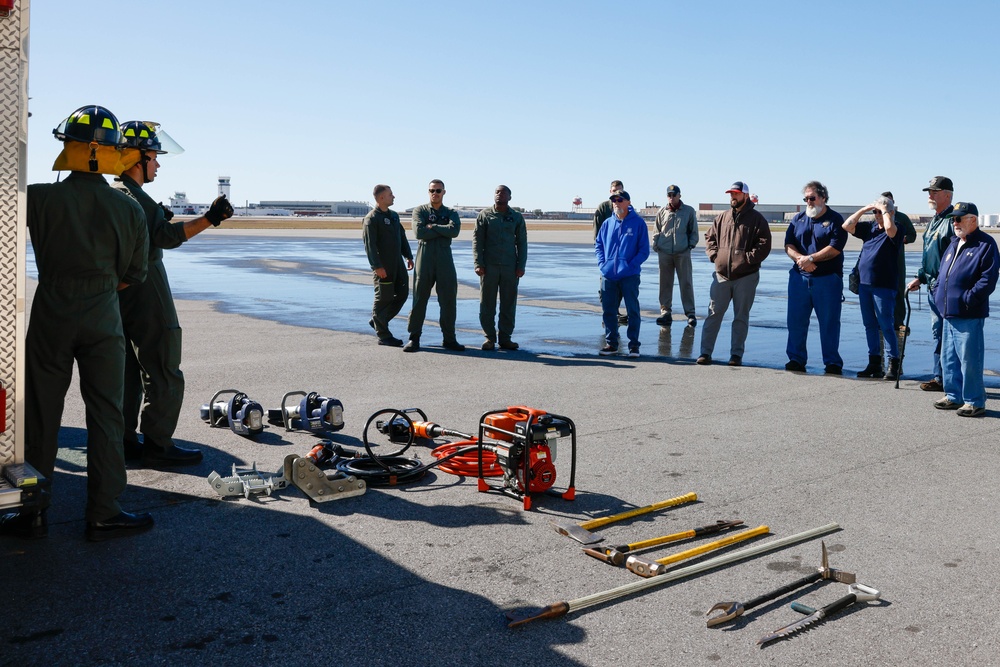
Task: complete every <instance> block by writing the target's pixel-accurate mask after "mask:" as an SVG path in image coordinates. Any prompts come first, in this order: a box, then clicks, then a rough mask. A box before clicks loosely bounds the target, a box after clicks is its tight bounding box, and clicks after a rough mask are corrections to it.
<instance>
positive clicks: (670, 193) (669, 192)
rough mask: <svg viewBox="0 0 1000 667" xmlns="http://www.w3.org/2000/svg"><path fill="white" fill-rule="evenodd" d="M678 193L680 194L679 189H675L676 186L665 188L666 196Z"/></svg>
mask: <svg viewBox="0 0 1000 667" xmlns="http://www.w3.org/2000/svg"><path fill="white" fill-rule="evenodd" d="M680 193H681V189H680V188H679V187H677V186H676V185H670V186H667V194H668V195H679V194H680Z"/></svg>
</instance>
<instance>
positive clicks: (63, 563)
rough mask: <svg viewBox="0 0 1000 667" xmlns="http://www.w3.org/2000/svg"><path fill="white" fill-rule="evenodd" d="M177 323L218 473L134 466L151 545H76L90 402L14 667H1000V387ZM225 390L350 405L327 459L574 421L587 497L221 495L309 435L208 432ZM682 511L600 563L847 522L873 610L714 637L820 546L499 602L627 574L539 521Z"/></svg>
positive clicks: (230, 323) (436, 481)
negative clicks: (977, 393) (790, 631)
mask: <svg viewBox="0 0 1000 667" xmlns="http://www.w3.org/2000/svg"><path fill="white" fill-rule="evenodd" d="M29 296H30V295H29ZM432 309H433V306H432ZM178 311H179V314H180V318H181V322H182V325H183V327H184V361H183V369H184V372H185V376H186V378H187V392H186V398H185V404H184V411H183V413H182V417H181V422H180V424H179V426H178V430H177V433H176V440H177V442H178V443H179V444H182V445H186V446H196V447H200V448H202V449H203V451H204V452H205V461H204V462H203V463H202V464H201V465H200V466H196V467H193V468H188V469H178V470H176V471H173V472H171V471H157V470H149V469H142V468H131V469H130V471H129V486H128V489H127V491H126V493H125V494H124V496H123V497H122V499H121V500H122V504H123V506H124V507H125V508H126V509H128V510H132V511H137V510H143V511H150V512H152V513H153V515H154V517H155V519H156V522H157V523H156V527H155V528H154V529H153V530H151V531H150V532H147V533H144V534H142V535H138V536H134V537H130V538H125V539H121V540H116V541H110V542H107V543H101V544H90V543H87V542H85V541H84V539H83V527H84V520H83V509H84V502H85V484H86V475H85V466H86V449H85V440H86V431H85V421H84V414H83V407H82V403H81V401H80V398H79V391H78V389H77V387H76V382H75V381H74V385H73V387H72V388H71V390H70V393H69V396H68V397H67V402H66V408H65V412H64V414H63V418H62V426H63V428H62V432H61V444H62V449H61V450H60V459H59V462H58V470H57V473H56V476H55V479H54V503H53V506H52V508H51V510H50V512H49V522H50V535H49V537H48V538H47V539H45V540H39V541H34V542H24V541H17V540H11V539H3V540H0V554H2V559H3V561H2V562H3V567H2V569H0V583H2V587H3V590H4V591H5V593H6V596H5V603H4V605H3V611H2V612H0V642H2V643H0V645H2V647H3V649H2V651H0V664H2V665H19V666H20V665H84V664H87V665H89V664H95V665H97V664H99V665H177V664H220V663H226V664H231V663H244V664H265V663H271V662H274V663H279V664H283V665H315V664H324V663H331V662H333V663H341V662H349V663H351V664H358V665H473V664H475V665H480V664H490V665H518V666H519V667H520V666H523V665H607V664H619V665H637V664H660V665H715V664H735V663H738V664H744V665H772V664H782V665H784V664H838V665H900V664H907V665H941V664H950V665H956V664H984V665H988V664H998V663H1000V660H998V658H997V657H996V656H997V655H998V649H1000V642H998V635H1000V631H998V629H997V625H996V624H995V622H994V621H993V620H992V616H991V612H990V609H992V607H993V606H994V605H993V602H994V600H993V597H992V596H993V593H991V591H995V589H996V584H995V582H996V581H997V580H998V578H1000V576H998V575H1000V567H998V559H997V546H996V541H997V537H998V529H997V527H996V525H995V524H994V523H993V521H994V520H995V514H996V512H995V507H996V506H997V503H998V501H1000V489H998V486H997V485H996V483H995V478H996V473H995V471H996V470H997V468H998V464H1000V454H998V450H997V447H996V442H997V431H998V424H1000V422H997V421H996V418H997V416H998V415H1000V412H998V411H997V409H996V407H995V406H996V405H1000V404H998V403H996V399H997V398H998V391H997V390H996V389H993V388H989V389H988V391H989V399H990V400H989V402H988V404H987V407H988V409H989V411H988V413H987V416H986V417H985V418H984V419H962V418H960V417H957V416H956V415H955V413H954V412H946V411H939V410H935V409H934V408H933V407H932V405H931V404H932V402H933V400H934V399H936V398H938V397H939V396H940V394H928V393H926V392H922V391H920V389H919V387H918V382H917V381H916V380H908V379H904V380H903V382H902V383H901V385H900V389H899V390H895V389H893V386H892V384H891V383H889V382H884V381H863V380H856V379H853V378H849V377H826V376H822V375H816V374H810V375H800V374H791V373H786V372H784V371H782V370H777V369H774V368H769V367H762V366H753V365H750V366H745V367H742V368H729V367H727V366H724V365H714V366H709V367H702V366H697V365H695V364H694V363H693V362H692V361H691V360H690V358H687V357H685V356H679V355H677V356H671V355H664V356H653V355H648V356H644V357H642V358H639V359H628V358H624V357H615V358H601V357H598V356H597V355H596V354H592V355H572V356H558V355H554V354H546V353H533V352H530V351H518V352H500V351H497V352H492V353H487V352H481V351H479V350H478V349H474V348H471V347H470V350H469V351H467V352H466V353H462V354H459V353H451V352H446V351H444V350H442V349H441V348H440V347H437V345H436V341H433V340H432V341H430V342H431V345H430V346H429V347H426V348H425V349H424V350H423V351H421V352H420V353H417V354H403V353H401V352H400V351H399V350H398V349H392V348H385V347H378V346H376V345H375V341H374V337H373V336H372V335H371V333H370V332H368V333H364V334H362V333H354V332H344V331H336V330H331V329H326V328H319V327H305V326H291V325H288V324H282V323H280V322H275V321H269V320H266V319H257V318H251V317H248V316H244V315H238V314H231V313H221V312H218V311H217V310H216V308H215V307H214V305H213V304H212V303H211V302H207V301H193V300H182V301H178ZM594 327H595V329H598V328H599V321H598V318H597V315H596V314H595V315H594ZM674 327H675V329H678V330H679V323H677V324H675V325H674ZM676 333H678V332H675V334H676ZM699 334H700V332H699ZM727 340H728V337H727V336H726V335H725V334H723V336H720V345H724V344H725V342H726V341H727ZM226 388H233V389H238V390H241V391H244V392H246V393H247V394H249V395H250V397H251V398H254V399H255V400H257V401H259V402H261V403H262V404H263V405H264V407H265V408H274V407H277V406H278V405H279V404H280V402H281V399H282V396H283V395H284V394H285V393H286V392H289V391H296V390H301V391H318V392H320V393H321V394H324V395H327V396H335V397H337V398H339V399H340V400H342V401H343V403H344V406H345V422H346V426H345V428H344V429H343V430H342V431H340V432H339V433H337V434H334V435H333V436H332V439H333V440H334V441H335V442H337V443H339V444H342V445H344V446H345V447H348V448H352V449H357V448H360V447H361V446H362V443H361V438H362V430H363V428H364V425H365V422H366V420H367V419H368V417H369V415H371V414H373V413H374V412H375V411H377V410H380V409H382V408H405V407H419V408H421V409H422V410H424V411H425V412H426V414H427V415H428V417H429V419H430V420H432V421H435V422H437V423H440V424H442V425H444V426H446V427H448V428H452V429H455V430H458V431H465V432H474V431H475V430H476V429H477V426H478V419H479V417H480V415H482V414H483V413H484V412H486V411H489V410H493V409H498V408H504V407H505V406H508V405H527V406H531V407H534V408H540V409H543V410H546V411H549V412H552V413H556V414H560V415H565V416H568V417H570V418H571V419H572V420H573V421H574V422H575V424H576V426H577V434H578V444H577V471H576V484H575V487H576V499H575V500H574V501H572V502H570V501H566V500H562V499H558V498H550V497H544V496H543V497H536V502H535V504H534V507H533V508H532V509H531V510H530V511H524V510H523V509H522V507H521V503H519V502H518V501H516V500H514V499H511V498H509V497H506V496H504V495H501V494H497V493H480V492H478V491H477V487H476V483H475V480H474V479H470V478H459V477H456V476H453V475H450V474H446V473H443V472H440V471H432V472H430V473H428V474H427V475H426V476H425V477H423V478H422V479H421V480H419V481H417V482H414V483H411V484H407V485H403V486H396V487H375V486H372V487H370V488H369V489H368V491H367V493H366V494H364V495H363V496H358V497H354V498H346V499H340V500H335V501H332V502H327V503H322V504H315V503H311V502H310V501H308V500H307V498H306V497H305V496H304V495H303V494H302V493H301V492H300V491H299V490H298V489H295V488H288V489H284V490H281V491H276V492H275V493H274V494H273V495H272V496H270V497H260V498H251V499H249V500H248V499H244V498H242V497H239V498H234V499H221V498H219V496H218V495H217V494H216V493H215V491H214V490H213V489H212V488H211V487H210V486H209V484H208V482H207V480H206V477H207V476H208V474H209V473H210V472H212V471H213V470H215V471H218V472H220V473H221V474H223V475H228V474H229V473H230V470H231V468H232V466H233V465H234V464H235V465H237V466H239V467H241V468H242V467H249V466H250V465H252V464H254V463H256V466H257V468H258V469H259V470H261V471H263V472H271V473H273V472H276V471H279V470H280V469H281V466H282V462H283V460H284V457H285V456H286V455H288V454H297V455H304V454H305V453H306V452H308V451H309V449H310V448H311V447H312V446H313V445H314V444H315V443H316V442H317V438H316V437H314V436H312V435H310V434H307V433H302V432H286V431H285V430H284V429H283V428H280V427H273V426H269V427H268V428H267V429H266V430H265V432H264V433H263V434H261V435H260V436H258V437H257V438H255V439H253V440H251V439H247V438H243V437H240V436H237V435H235V434H234V433H232V432H231V431H229V430H227V429H221V428H210V427H209V426H208V425H207V424H205V423H204V422H202V421H201V419H200V418H199V407H200V406H201V404H202V403H205V402H207V401H208V400H209V399H210V398H211V397H212V395H213V394H214V393H215V392H216V391H218V390H220V389H226ZM53 418H57V417H56V411H55V409H54V410H53ZM380 446H385V445H384V444H383V445H380ZM569 449H570V447H569V445H568V443H567V442H565V441H560V442H559V445H558V454H557V459H556V464H555V465H556V470H557V480H556V484H555V486H556V488H560V489H561V488H564V486H565V484H566V483H567V481H568V476H569V465H570V464H569V461H570V456H569V453H570V452H569ZM429 450H430V448H429V447H428V446H427V445H426V444H424V443H417V444H415V445H414V446H413V447H411V448H410V450H409V451H408V452H407V455H418V456H419V458H420V459H421V460H423V461H430V460H432V458H431V456H430V454H429ZM687 492H695V493H697V494H698V502H696V503H693V504H688V505H683V506H679V507H676V508H673V509H669V510H663V511H660V512H656V513H652V514H647V515H644V516H641V517H636V518H633V519H630V520H626V521H622V522H619V523H615V524H612V525H609V526H607V527H606V528H604V529H602V532H603V534H604V535H605V538H606V539H605V541H604V542H603V543H602V544H604V545H609V546H610V545H620V544H625V543H629V542H635V541H638V540H642V539H647V538H651V537H656V536H659V535H664V534H668V533H674V532H678V531H682V530H686V529H689V528H694V527H696V526H701V525H705V524H709V523H713V522H715V521H716V520H718V519H737V518H738V519H742V520H743V521H744V522H745V523H746V526H747V527H748V528H752V527H755V526H758V525H762V524H763V525H767V526H769V527H770V530H771V533H772V536H770V537H765V538H760V539H758V540H754V541H750V542H748V543H745V545H741V546H736V547H734V548H731V549H728V550H725V551H723V552H721V553H729V552H732V551H735V550H737V549H740V548H742V546H747V545H756V544H763V543H766V542H767V541H768V540H772V539H776V538H780V537H785V536H788V535H792V534H795V533H799V532H801V531H804V530H807V529H810V528H814V527H817V526H821V525H823V524H827V523H829V522H831V521H835V522H837V523H839V524H840V526H841V527H842V530H841V531H840V532H836V533H833V534H830V535H828V536H826V537H825V538H824V539H825V540H826V544H827V546H828V548H829V551H830V565H831V566H832V567H834V568H838V569H842V570H847V571H850V572H854V573H856V574H857V577H858V581H859V582H861V583H864V584H866V585H868V586H872V587H875V588H877V589H878V590H879V591H880V592H881V599H880V600H879V601H878V602H869V603H865V604H861V605H858V606H854V607H851V608H849V609H848V610H846V611H844V612H841V613H838V614H836V615H835V616H833V617H831V618H829V619H827V620H826V621H825V622H823V623H821V624H819V625H816V626H814V627H813V628H812V629H811V630H809V631H807V632H802V633H799V634H796V635H794V636H792V637H790V638H787V639H783V640H779V641H777V642H774V643H773V644H769V645H767V646H765V647H764V648H760V647H758V646H757V644H756V642H757V640H758V639H760V638H761V637H762V636H764V635H765V634H767V633H769V632H771V631H772V630H775V629H777V628H779V627H782V626H784V625H786V624H788V623H791V622H793V621H795V620H798V619H799V618H801V616H800V615H799V614H798V613H796V612H795V611H793V610H791V609H790V608H789V603H790V602H791V601H792V600H794V599H799V600H801V601H803V602H805V603H807V604H809V605H811V606H813V607H821V606H823V605H826V604H829V603H831V602H833V601H835V600H836V599H838V598H840V597H841V596H842V595H843V594H845V592H846V587H845V586H844V585H843V584H837V583H827V584H825V585H814V586H811V587H808V588H806V589H804V590H802V591H800V592H799V593H796V594H793V595H789V596H786V597H784V598H781V599H779V600H777V601H775V602H773V603H768V604H765V605H762V606H760V607H757V608H756V609H753V610H750V611H748V612H747V613H746V614H745V615H744V616H743V617H741V618H740V619H737V620H736V621H735V622H733V623H731V624H730V625H727V626H723V627H721V628H711V629H710V628H706V625H705V612H706V611H707V610H708V609H709V608H710V607H712V605H714V604H715V603H717V602H722V601H731V600H734V601H747V600H749V599H751V598H753V597H755V596H757V595H759V594H761V593H765V592H767V591H770V590H772V589H775V588H777V587H779V586H782V585H784V584H786V583H789V582H790V581H792V580H795V579H798V578H800V577H802V576H804V575H806V574H809V573H810V572H812V571H814V569H815V568H816V567H818V566H819V562H820V540H818V539H817V540H812V541H809V542H804V543H802V544H799V545H796V546H792V547H789V548H786V549H783V550H781V551H777V552H773V553H770V554H767V555H764V556H760V557H758V558H755V559H751V560H748V561H745V562H742V563H739V564H736V565H732V566H730V567H726V568H724V569H720V570H715V571H712V572H708V573H705V574H701V575H698V576H696V577H692V578H689V579H682V580H680V581H676V582H673V583H670V584H666V585H664V586H660V587H657V588H654V589H652V590H650V591H648V592H646V593H644V594H640V595H631V596H628V597H626V598H623V599H620V600H616V601H612V602H607V603H605V604H602V605H598V606H594V607H590V608H588V609H584V610H582V611H579V612H576V613H570V614H568V615H567V616H564V617H562V618H556V619H549V620H539V621H537V622H534V623H529V624H527V625H524V626H522V627H520V628H514V629H511V628H508V627H507V624H506V620H505V618H504V614H505V612H507V611H509V610H515V609H522V608H526V607H542V606H544V605H547V604H552V603H556V602H560V601H569V600H575V599H578V598H581V597H584V596H588V595H591V594H594V593H598V592H601V591H605V590H608V589H612V588H615V587H618V586H620V585H622V584H627V583H630V582H632V581H637V580H638V578H637V577H636V575H634V574H632V573H631V572H628V571H626V570H624V569H617V568H613V567H611V566H610V565H608V564H605V563H602V562H599V561H597V560H595V559H593V558H589V557H587V556H585V555H584V554H583V553H582V551H581V545H580V544H578V543H577V542H575V541H572V540H570V539H569V538H567V537H565V536H562V535H560V534H558V533H557V532H556V531H555V530H553V528H552V527H551V525H550V520H553V519H555V520H571V521H576V522H581V521H585V520H588V519H593V518H600V517H604V516H609V515H612V514H615V513H618V512H622V511H625V510H628V509H632V508H635V507H639V506H643V505H647V504H650V503H654V502H657V501H660V500H663V499H665V498H670V497H674V496H678V495H681V494H684V493H687ZM710 539H713V538H706V539H702V540H693V541H689V542H681V543H677V544H674V545H669V546H665V547H660V548H656V549H653V550H650V551H649V552H646V555H648V556H649V557H650V558H660V557H663V556H666V555H669V554H671V553H675V552H677V551H680V550H682V549H685V548H689V547H691V546H696V545H698V544H702V543H705V542H706V541H708V540H710ZM712 555H715V554H709V557H710V556H712ZM696 562H698V561H696ZM684 564H686V563H682V564H681V566H683V565H684Z"/></svg>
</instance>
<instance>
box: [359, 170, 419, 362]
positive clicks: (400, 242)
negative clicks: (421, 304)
mask: <svg viewBox="0 0 1000 667" xmlns="http://www.w3.org/2000/svg"><path fill="white" fill-rule="evenodd" d="M372 194H373V195H375V208H373V209H372V210H371V211H369V212H368V215H366V216H365V219H364V222H362V223H361V236H362V238H364V241H365V254H366V255H368V264H369V265H370V266H371V267H372V280H373V281H374V282H375V303H374V305H373V306H372V318H371V319H370V320H368V324H369V326H371V328H372V329H374V330H375V333H376V335H378V344H379V345H389V346H391V347H399V346H400V345H402V344H403V341H401V340H400V339H398V338H396V337H395V336H393V335H392V332H391V331H389V322H390V321H391V320H392V318H394V317H396V315H398V314H399V311H400V309H401V308H402V307H403V304H405V303H406V297H407V296H409V294H410V287H409V282H410V278H409V276H407V275H406V272H407V271H408V270H410V269H412V268H413V253H412V252H411V251H410V242H409V241H407V240H406V231H405V230H404V229H403V225H402V224H401V223H400V222H399V214H398V213H396V212H395V211H393V210H391V209H390V208H389V207H390V206H392V203H393V202H394V201H396V197H395V196H394V195H393V194H392V188H390V187H389V186H388V185H382V184H379V185H376V186H375V190H374V191H373V193H372ZM404 257H405V258H406V263H405V264H404V263H403V258H404Z"/></svg>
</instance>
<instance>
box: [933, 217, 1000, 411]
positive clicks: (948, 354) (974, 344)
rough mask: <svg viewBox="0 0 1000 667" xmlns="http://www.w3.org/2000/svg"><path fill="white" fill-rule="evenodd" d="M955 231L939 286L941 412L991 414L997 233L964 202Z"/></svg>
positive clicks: (999, 261)
mask: <svg viewBox="0 0 1000 667" xmlns="http://www.w3.org/2000/svg"><path fill="white" fill-rule="evenodd" d="M948 222H949V223H950V224H951V225H952V228H953V231H954V232H955V235H954V237H953V238H952V240H951V242H950V243H949V244H948V248H947V249H946V250H945V251H944V255H943V256H942V259H941V269H942V270H941V274H940V277H939V279H938V283H937V287H936V288H935V290H934V300H935V302H936V307H937V312H938V313H940V314H941V319H942V320H943V327H942V336H941V367H942V371H943V376H942V379H943V380H944V392H945V395H944V398H941V399H938V400H937V401H935V402H934V407H935V408H938V409H939V410H955V411H956V413H957V414H958V416H960V417H981V416H983V415H984V414H986V389H985V388H984V386H983V353H984V350H985V341H984V336H983V327H984V325H985V323H986V318H987V317H989V315H990V295H991V294H992V293H993V290H995V289H996V286H997V276H998V274H1000V253H998V252H997V244H996V241H994V240H993V237H992V236H990V235H989V234H987V233H985V232H984V231H982V230H981V229H979V209H978V208H977V207H976V205H975V204H972V203H967V202H958V203H957V204H955V205H954V206H953V207H951V211H950V212H949V214H948Z"/></svg>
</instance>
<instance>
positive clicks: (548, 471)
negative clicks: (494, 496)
mask: <svg viewBox="0 0 1000 667" xmlns="http://www.w3.org/2000/svg"><path fill="white" fill-rule="evenodd" d="M565 438H569V440H570V468H569V484H568V485H567V487H566V490H565V491H557V490H555V489H554V488H553V487H554V486H555V483H556V465H555V464H556V443H557V441H558V440H562V439H565ZM490 450H493V451H495V452H496V459H497V463H498V464H499V466H500V468H501V470H502V471H503V481H502V482H501V483H500V484H499V485H497V484H491V483H489V482H487V481H486V476H485V475H484V470H483V456H484V452H489V451H490ZM478 457H479V466H478V467H479V482H478V486H479V490H480V491H482V492H486V491H498V492H500V493H503V494H505V495H508V496H511V497H512V498H516V499H518V500H520V501H522V502H523V503H524V509H526V510H530V509H531V494H533V493H545V494H548V495H554V496H558V497H560V498H562V499H563V500H573V499H574V498H575V497H576V487H575V484H576V425H575V424H574V423H573V420H572V419H570V418H569V417H564V416H562V415H554V414H549V413H548V412H545V411H544V410H538V409H535V408H528V407H524V406H521V405H518V406H510V407H508V408H506V409H504V410H494V411H492V412H487V413H486V414H484V415H483V416H482V417H481V418H480V419H479V450H478Z"/></svg>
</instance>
